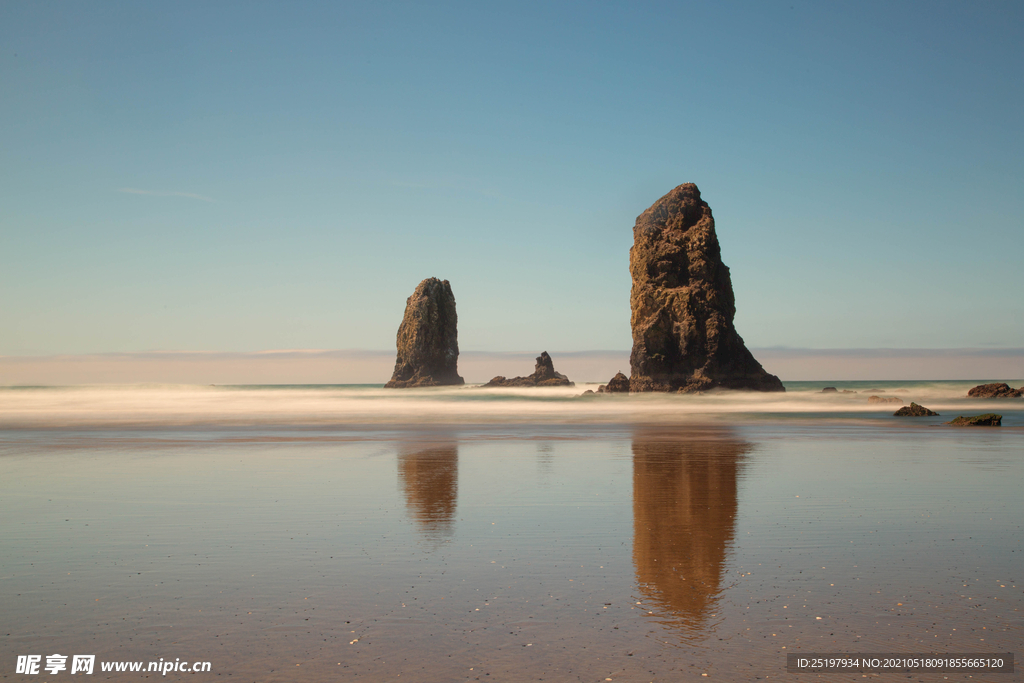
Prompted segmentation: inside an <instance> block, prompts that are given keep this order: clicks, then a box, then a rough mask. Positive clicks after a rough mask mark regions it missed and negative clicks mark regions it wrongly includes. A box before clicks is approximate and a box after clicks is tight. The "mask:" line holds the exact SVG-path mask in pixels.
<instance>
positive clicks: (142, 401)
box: [0, 380, 1024, 429]
mask: <svg viewBox="0 0 1024 683" xmlns="http://www.w3.org/2000/svg"><path fill="white" fill-rule="evenodd" d="M979 383H981V380H979V381H968V382H964V381H948V382H922V381H908V382H891V381H889V382H837V383H831V384H829V383H822V382H789V383H787V384H786V387H787V391H786V392H785V393H771V394H764V393H757V392H721V393H707V394H701V395H675V394H671V395H666V394H654V393H652V394H641V395H632V396H625V395H621V394H618V395H599V396H582V394H583V392H584V391H586V390H588V389H589V390H596V389H597V387H598V385H597V384H577V385H576V386H575V387H552V388H544V389H484V388H482V387H480V386H478V385H468V386H461V387H437V388H429V389H416V390H394V389H383V388H382V387H381V386H380V385H270V386H214V385H210V386H197V385H131V386H104V385H97V386H75V387H4V388H0V428H11V429H14V428H16V429H31V428H35V427H39V428H43V429H50V428H74V427H85V428H90V429H97V428H112V429H117V428H121V427H134V428H155V427H160V426H165V427H175V428H176V427H181V426H197V427H198V426H207V427H257V426H262V427H275V426H276V427H286V426H331V425H355V424H366V425H389V424H390V425H395V424H441V423H444V424H609V423H616V424H660V423H667V424H678V423H703V422H714V423H720V424H722V423H736V422H746V421H765V420H767V421H775V420H780V419H787V420H811V421H814V422H821V421H824V420H828V421H836V420H839V421H850V420H867V421H870V422H872V423H879V422H884V423H886V424H887V425H889V423H891V424H892V425H903V426H905V425H907V424H913V425H915V426H920V425H922V424H925V425H933V424H941V423H942V422H945V421H947V420H948V419H951V418H952V417H955V416H956V415H953V414H954V413H955V414H957V415H959V414H966V413H973V414H977V413H981V412H990V411H997V412H1002V413H1003V414H1004V425H1006V426H1022V425H1024V422H1022V421H1021V415H1022V412H1024V401H1022V400H1017V401H1013V400H1009V399H1001V400H978V399H969V398H967V391H968V390H969V389H970V388H971V387H973V386H975V385H977V384H979ZM825 386H835V387H837V388H838V389H839V390H840V391H844V390H845V391H849V392H855V393H834V394H823V393H822V392H821V390H822V388H823V387H825ZM1011 386H1013V387H1018V386H1024V380H1016V381H1014V382H1012V383H1011ZM873 395H877V396H881V397H893V398H899V399H901V400H902V401H903V404H904V405H909V404H910V402H911V401H913V402H917V403H920V404H922V405H925V406H927V407H929V408H931V409H932V410H935V411H936V412H939V413H940V415H941V416H943V417H946V419H945V420H939V419H937V418H918V419H916V420H910V421H907V420H899V421H896V422H894V421H893V420H891V419H889V418H890V417H891V416H892V413H893V412H894V411H895V410H896V409H897V408H899V407H900V406H899V405H898V404H897V405H893V404H873V403H870V402H869V401H868V398H869V397H870V396H873Z"/></svg>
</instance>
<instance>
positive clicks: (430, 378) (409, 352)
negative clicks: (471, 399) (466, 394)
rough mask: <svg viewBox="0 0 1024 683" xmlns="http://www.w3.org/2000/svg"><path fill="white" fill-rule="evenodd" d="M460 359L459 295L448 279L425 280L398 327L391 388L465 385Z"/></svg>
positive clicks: (412, 297)
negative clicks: (456, 307)
mask: <svg viewBox="0 0 1024 683" xmlns="http://www.w3.org/2000/svg"><path fill="white" fill-rule="evenodd" d="M458 360H459V332H458V316H457V315H455V295H454V294H452V287H451V285H449V284H448V281H447V280H438V279H437V278H436V277H431V278H427V279H426V280H424V281H423V282H421V283H420V284H419V285H418V286H417V287H416V291H415V292H413V293H412V296H410V297H409V299H408V301H406V304H405V316H403V318H402V324H401V325H399V326H398V358H397V359H396V360H395V372H394V374H393V375H392V376H391V381H390V382H388V383H387V384H385V385H384V386H385V388H388V389H401V388H405V387H435V386H441V385H445V384H464V383H465V380H463V379H462V378H461V377H459V373H458V371H457V368H456V365H457V363H458Z"/></svg>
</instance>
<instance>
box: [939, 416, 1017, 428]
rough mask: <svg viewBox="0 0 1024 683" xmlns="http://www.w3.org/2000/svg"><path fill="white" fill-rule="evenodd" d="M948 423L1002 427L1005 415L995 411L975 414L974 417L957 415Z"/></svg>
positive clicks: (954, 425) (964, 425) (959, 425)
mask: <svg viewBox="0 0 1024 683" xmlns="http://www.w3.org/2000/svg"><path fill="white" fill-rule="evenodd" d="M946 424H948V425H951V426H953V427H1001V426H1002V424H1003V416H1002V415H997V414H995V413H985V414H984V415H974V416H973V417H964V416H963V415H961V416H960V417H955V418H953V419H952V420H950V421H949V422H947V423H946Z"/></svg>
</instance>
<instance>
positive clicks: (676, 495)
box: [633, 432, 750, 631]
mask: <svg viewBox="0 0 1024 683" xmlns="http://www.w3.org/2000/svg"><path fill="white" fill-rule="evenodd" d="M749 450H750V445H749V444H747V443H746V442H743V441H739V440H737V439H735V438H733V437H731V436H730V435H729V434H727V433H718V432H713V433H707V434H704V433H693V434H686V433H683V434H669V435H659V434H651V433H647V434H645V433H638V434H636V435H634V437H633V562H634V564H635V565H636V578H637V584H638V587H639V590H640V592H641V593H642V594H643V595H644V598H645V600H644V604H645V605H646V606H647V607H648V608H654V609H653V610H652V611H656V612H660V613H661V615H662V616H663V617H666V618H669V619H671V620H672V621H676V622H677V623H679V625H680V626H682V627H684V629H686V630H691V631H692V630H699V629H700V628H701V627H702V625H703V624H704V622H706V621H707V619H708V617H709V616H710V614H711V611H712V609H713V608H714V606H715V603H716V602H717V600H718V596H719V594H720V593H721V590H722V585H721V582H722V572H723V567H724V564H725V559H726V552H727V550H728V548H729V546H730V545H731V544H732V541H733V536H734V535H735V532H736V510H737V493H736V480H737V474H738V472H739V470H740V468H741V467H742V461H743V456H744V454H745V453H747V452H748V451H749Z"/></svg>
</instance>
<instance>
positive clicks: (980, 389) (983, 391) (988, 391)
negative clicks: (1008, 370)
mask: <svg viewBox="0 0 1024 683" xmlns="http://www.w3.org/2000/svg"><path fill="white" fill-rule="evenodd" d="M967 396H968V397H969V398H1021V397H1022V396H1024V387H1021V388H1020V389H1013V388H1011V387H1010V385H1009V384H1006V383H1005V382H994V383H992V384H979V385H978V386H976V387H974V388H973V389H971V390H970V391H968V392H967Z"/></svg>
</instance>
